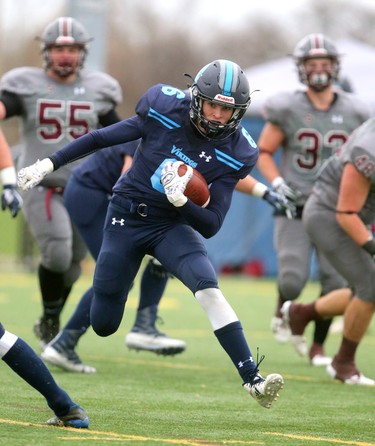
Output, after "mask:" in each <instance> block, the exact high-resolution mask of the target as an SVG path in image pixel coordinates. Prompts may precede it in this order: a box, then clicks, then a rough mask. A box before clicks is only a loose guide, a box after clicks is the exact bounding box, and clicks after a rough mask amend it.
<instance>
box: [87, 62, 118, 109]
mask: <svg viewBox="0 0 375 446" xmlns="http://www.w3.org/2000/svg"><path fill="white" fill-rule="evenodd" d="M81 77H82V82H83V83H84V84H85V85H86V86H87V87H88V88H91V89H93V90H95V91H97V92H100V94H101V95H102V97H103V98H102V99H103V102H104V103H107V104H108V105H107V107H103V110H102V114H103V115H104V114H106V113H108V112H109V111H110V110H111V108H112V107H113V106H116V105H118V104H120V103H121V102H122V89H121V86H120V84H119V83H118V81H117V80H116V79H115V78H113V77H112V76H110V75H109V74H106V73H103V72H101V71H88V70H82V72H81Z"/></svg>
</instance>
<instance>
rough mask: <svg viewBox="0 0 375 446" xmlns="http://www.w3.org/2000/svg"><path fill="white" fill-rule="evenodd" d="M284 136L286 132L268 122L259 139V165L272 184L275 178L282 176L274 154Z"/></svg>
mask: <svg viewBox="0 0 375 446" xmlns="http://www.w3.org/2000/svg"><path fill="white" fill-rule="evenodd" d="M284 138H285V136H284V133H283V132H282V130H281V129H280V128H279V127H278V126H277V125H275V124H272V123H270V122H266V124H265V125H264V127H263V130H262V132H261V134H260V136H259V139H258V147H259V150H260V153H259V159H258V163H257V167H258V168H259V170H260V171H261V173H262V175H263V176H264V178H265V179H266V180H267V181H269V182H270V183H271V184H272V182H273V180H274V179H275V178H277V177H280V171H279V169H278V167H277V165H276V162H275V161H274V159H273V154H274V153H276V151H277V149H278V148H279V147H280V146H281V145H282V143H283V141H284Z"/></svg>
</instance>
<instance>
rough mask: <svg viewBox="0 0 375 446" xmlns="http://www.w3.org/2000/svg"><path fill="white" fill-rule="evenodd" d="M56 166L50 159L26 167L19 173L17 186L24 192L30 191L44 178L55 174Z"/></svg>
mask: <svg viewBox="0 0 375 446" xmlns="http://www.w3.org/2000/svg"><path fill="white" fill-rule="evenodd" d="M53 169H54V166H53V163H52V161H51V160H50V159H49V158H44V159H42V161H39V160H38V161H37V162H36V163H34V164H31V166H27V167H24V168H23V169H21V170H20V171H19V172H18V180H17V184H18V187H20V188H21V189H22V190H30V189H32V188H33V187H35V186H37V185H38V184H39V183H40V182H41V181H42V180H43V178H44V177H45V176H46V175H48V174H49V173H51V172H53Z"/></svg>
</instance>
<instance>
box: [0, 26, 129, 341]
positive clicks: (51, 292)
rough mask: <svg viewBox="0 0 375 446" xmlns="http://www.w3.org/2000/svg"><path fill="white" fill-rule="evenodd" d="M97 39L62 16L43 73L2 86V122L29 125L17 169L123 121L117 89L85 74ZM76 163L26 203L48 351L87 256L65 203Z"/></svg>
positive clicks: (13, 76)
mask: <svg viewBox="0 0 375 446" xmlns="http://www.w3.org/2000/svg"><path fill="white" fill-rule="evenodd" d="M90 40H91V39H90V38H89V36H88V34H87V32H86V30H85V29H84V27H83V26H82V25H81V24H80V23H79V22H77V21H76V20H75V19H72V18H70V17H60V18H59V19H57V20H55V21H53V22H52V23H51V24H49V25H48V26H47V27H46V29H45V31H44V32H43V34H42V37H41V39H40V41H41V50H42V56H43V60H44V65H45V66H44V69H42V68H37V67H22V68H16V69H13V70H11V71H9V72H7V73H6V74H4V76H3V78H2V79H1V86H0V119H6V118H10V117H12V116H19V117H20V118H21V120H22V147H23V150H22V153H21V154H20V157H19V160H18V166H17V167H18V168H21V167H23V166H27V165H29V164H30V163H32V162H33V161H35V159H38V158H40V159H43V158H45V157H46V156H48V155H50V154H51V153H53V152H54V151H56V150H57V149H59V148H60V147H62V146H63V145H64V144H66V143H68V142H69V141H71V140H72V139H75V138H78V137H79V136H81V135H83V134H85V133H88V132H89V131H91V130H93V129H95V128H97V127H99V126H105V125H108V124H112V123H114V122H117V121H119V117H118V116H117V113H116V111H115V107H116V105H117V104H119V102H120V101H121V100H122V93H121V88H120V86H119V84H118V82H117V81H116V80H115V79H114V78H112V77H111V76H109V75H107V74H105V73H102V72H99V71H89V70H85V69H83V64H84V61H85V58H86V54H87V45H88V42H89V41H90ZM0 143H1V142H0ZM75 164H76V163H72V164H70V165H67V166H65V167H63V168H62V169H60V170H59V171H58V172H55V173H54V174H53V175H50V176H49V177H48V178H46V179H45V180H43V181H42V183H41V184H40V185H39V186H38V187H37V188H35V189H34V190H33V191H32V192H31V193H29V194H26V195H25V196H24V207H23V210H24V215H25V219H26V222H27V224H28V227H29V229H30V232H31V234H32V235H33V237H34V238H35V241H36V244H37V245H38V248H39V250H40V254H41V261H40V265H39V269H38V275H39V284H40V290H41V294H42V301H43V314H42V316H41V318H40V320H38V321H37V323H36V325H35V327H34V331H35V333H36V334H37V336H38V337H39V338H40V339H41V341H42V345H43V344H44V343H46V342H48V341H50V340H51V339H52V338H53V337H54V336H55V335H56V334H57V333H58V330H59V316H60V313H61V311H62V308H63V305H64V303H65V300H66V299H67V297H68V295H69V293H70V291H71V288H72V286H73V284H74V282H75V281H76V280H77V279H78V277H79V275H80V262H81V260H82V259H83V258H84V256H85V255H86V248H85V245H84V243H83V241H82V240H81V238H80V237H79V234H78V232H77V231H76V229H75V228H74V226H73V225H72V223H71V220H70V218H69V215H68V212H67V210H66V208H65V207H64V204H63V197H62V193H63V191H64V187H65V185H66V183H67V180H68V178H69V176H70V173H71V171H72V169H73V168H74V166H75Z"/></svg>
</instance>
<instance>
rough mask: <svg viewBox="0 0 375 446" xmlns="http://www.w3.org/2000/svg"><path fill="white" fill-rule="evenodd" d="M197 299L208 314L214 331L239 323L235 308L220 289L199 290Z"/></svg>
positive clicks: (196, 294)
mask: <svg viewBox="0 0 375 446" xmlns="http://www.w3.org/2000/svg"><path fill="white" fill-rule="evenodd" d="M195 297H196V299H197V301H198V302H199V303H200V305H201V307H202V308H203V310H204V311H205V312H206V314H207V316H208V319H209V320H210V322H211V325H212V328H213V329H214V330H218V329H219V328H222V327H225V326H226V325H228V324H231V323H232V322H236V321H238V317H237V315H236V313H235V312H234V310H233V308H232V307H231V306H230V305H229V303H228V301H227V300H226V299H225V297H224V295H223V293H222V292H221V291H220V290H219V289H218V288H207V289H205V290H199V291H197V292H196V293H195Z"/></svg>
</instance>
